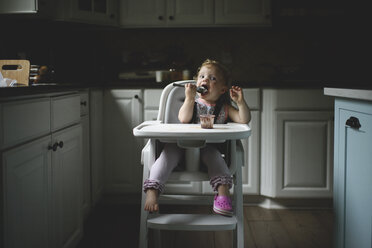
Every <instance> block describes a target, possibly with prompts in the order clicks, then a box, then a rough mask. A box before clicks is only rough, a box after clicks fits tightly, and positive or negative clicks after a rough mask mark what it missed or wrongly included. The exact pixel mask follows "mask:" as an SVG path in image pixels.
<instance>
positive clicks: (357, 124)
mask: <svg viewBox="0 0 372 248" xmlns="http://www.w3.org/2000/svg"><path fill="white" fill-rule="evenodd" d="M345 124H346V126H349V127H351V128H355V129H359V128H360V127H361V126H362V125H360V122H359V119H358V118H356V117H354V116H351V117H350V118H349V119H347V121H346V123H345Z"/></svg>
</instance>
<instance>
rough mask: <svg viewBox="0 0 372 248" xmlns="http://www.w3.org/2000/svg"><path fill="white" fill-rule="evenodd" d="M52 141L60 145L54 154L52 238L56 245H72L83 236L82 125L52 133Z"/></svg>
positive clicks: (63, 246)
mask: <svg viewBox="0 0 372 248" xmlns="http://www.w3.org/2000/svg"><path fill="white" fill-rule="evenodd" d="M61 142H62V143H61ZM52 143H53V144H54V143H58V144H59V146H58V148H57V150H56V151H55V152H53V153H52V165H53V170H52V182H53V184H52V195H53V199H54V200H53V210H54V213H53V221H54V228H55V229H54V230H55V231H54V234H55V236H54V237H53V240H54V242H55V247H59V248H69V247H71V248H72V247H75V246H76V245H77V244H78V242H79V241H80V239H81V237H82V235H83V216H82V189H83V175H82V169H83V168H82V156H81V154H82V152H83V151H82V130H81V125H80V124H79V125H74V126H72V127H69V128H66V129H63V130H61V131H58V132H56V133H53V134H52ZM61 144H63V145H61Z"/></svg>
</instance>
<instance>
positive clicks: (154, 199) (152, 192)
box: [145, 189, 159, 212]
mask: <svg viewBox="0 0 372 248" xmlns="http://www.w3.org/2000/svg"><path fill="white" fill-rule="evenodd" d="M145 211H149V212H158V211H159V205H158V190H156V189H148V190H147V191H146V201H145Z"/></svg>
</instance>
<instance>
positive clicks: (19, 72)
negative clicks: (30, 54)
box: [0, 60, 30, 86]
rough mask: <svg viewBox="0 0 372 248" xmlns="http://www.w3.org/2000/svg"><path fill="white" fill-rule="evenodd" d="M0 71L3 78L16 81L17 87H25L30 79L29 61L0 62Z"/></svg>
mask: <svg viewBox="0 0 372 248" xmlns="http://www.w3.org/2000/svg"><path fill="white" fill-rule="evenodd" d="M0 71H1V74H3V77H4V78H10V79H15V80H17V86H27V85H28V82H29V78H30V61H29V60H0Z"/></svg>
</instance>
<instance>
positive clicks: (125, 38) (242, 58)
mask: <svg viewBox="0 0 372 248" xmlns="http://www.w3.org/2000/svg"><path fill="white" fill-rule="evenodd" d="M336 16H337V13H336ZM0 21H1V23H6V25H3V26H4V28H3V30H2V33H3V35H2V38H1V39H0V59H17V58H26V59H29V60H30V61H31V64H39V65H49V66H51V67H54V68H55V71H56V80H57V81H58V82H59V83H77V82H83V83H92V84H93V83H102V82H105V83H106V84H108V83H110V82H113V81H114V82H118V73H119V72H123V71H133V70H135V71H138V70H156V69H170V68H176V69H190V70H191V71H192V72H195V69H196V68H197V66H198V65H199V64H200V63H201V62H202V61H203V60H204V59H205V58H214V59H218V60H221V61H222V62H224V63H225V64H226V65H227V66H228V67H230V68H231V70H232V72H233V78H234V79H235V80H237V81H240V82H250V81H258V82H261V81H264V82H267V81H271V82H273V84H275V83H276V82H278V83H279V82H280V81H281V80H365V79H367V78H368V77H369V75H368V74H367V73H365V72H366V71H367V70H368V68H367V64H366V62H364V61H365V60H364V58H365V57H367V54H368V52H367V50H369V47H370V43H369V41H368V39H366V37H367V35H366V31H367V28H365V27H364V25H360V24H361V23H358V21H357V19H356V18H355V16H353V17H348V16H345V14H343V17H342V18H340V17H337V18H333V17H332V16H331V17H326V18H323V17H319V16H316V18H313V17H310V18H304V17H303V16H300V17H298V16H295V15H294V16H293V15H292V16H291V15H289V16H286V14H285V13H284V14H283V13H282V14H281V16H279V17H278V15H276V16H275V15H274V17H273V26H272V27H269V28H184V29H174V28H171V29H168V28H155V29H120V28H112V27H100V26H94V25H85V24H76V23H67V22H53V21H46V20H33V19H26V20H25V19H22V18H17V19H16V20H13V19H12V18H11V19H8V18H6V19H5V18H1V19H0ZM357 23H358V25H356V24H357ZM278 86H280V85H278Z"/></svg>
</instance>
